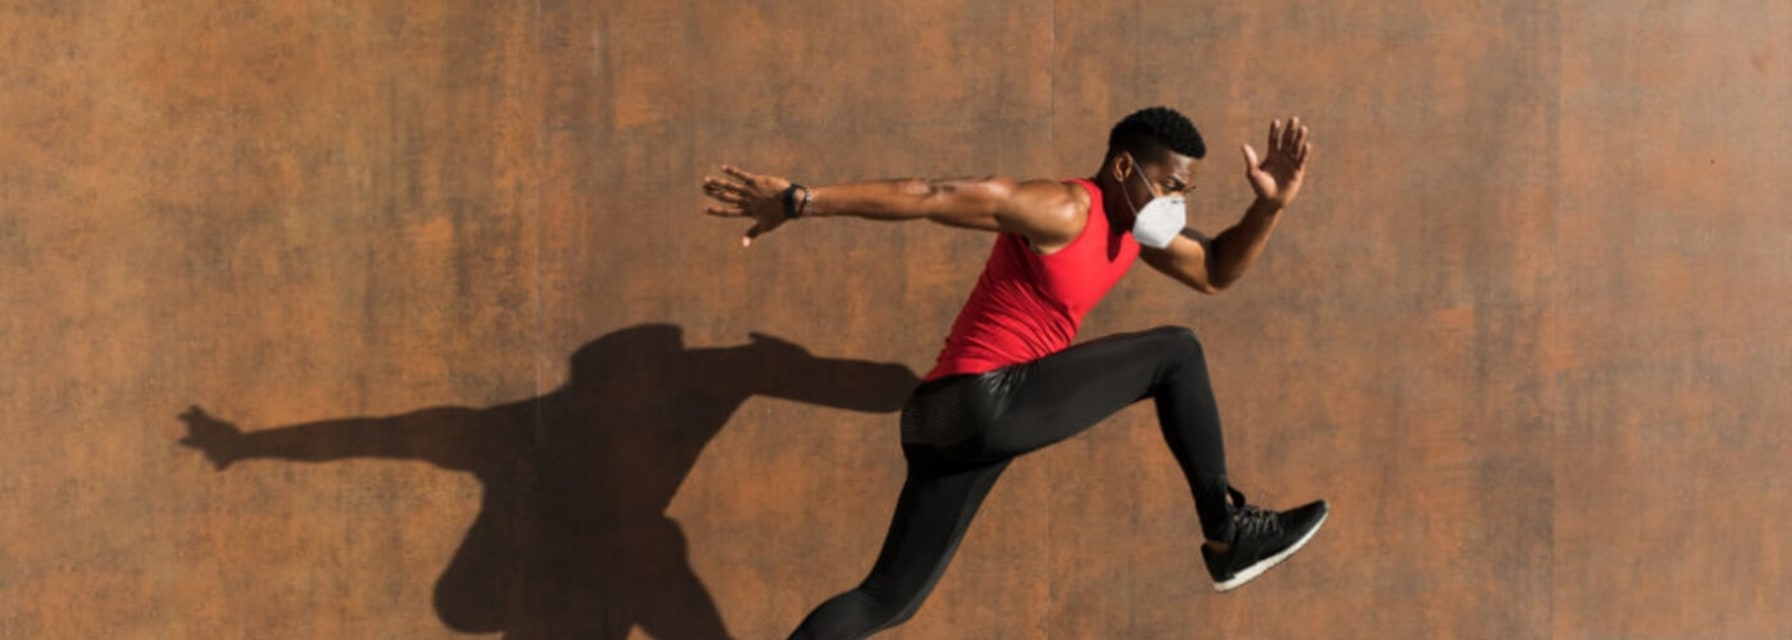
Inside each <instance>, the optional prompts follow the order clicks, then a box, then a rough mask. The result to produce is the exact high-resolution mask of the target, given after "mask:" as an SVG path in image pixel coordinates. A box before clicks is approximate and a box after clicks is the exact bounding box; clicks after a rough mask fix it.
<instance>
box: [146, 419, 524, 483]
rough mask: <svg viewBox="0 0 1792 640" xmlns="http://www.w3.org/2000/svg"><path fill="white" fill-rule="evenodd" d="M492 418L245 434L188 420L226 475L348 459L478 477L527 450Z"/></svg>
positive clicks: (514, 432) (321, 425) (190, 441)
mask: <svg viewBox="0 0 1792 640" xmlns="http://www.w3.org/2000/svg"><path fill="white" fill-rule="evenodd" d="M487 414H488V412H485V411H479V410H474V409H467V408H462V407H437V408H430V409H423V410H420V411H414V412H411V413H406V414H400V415H396V416H387V417H353V418H341V419H333V420H322V421H318V422H308V423H303V424H296V425H290V426H284V427H274V428H270V429H263V430H258V431H249V432H244V431H241V430H240V429H238V428H237V427H236V425H234V424H231V423H228V422H224V421H222V420H218V419H216V418H213V417H212V416H210V415H207V414H206V413H205V412H204V411H203V410H201V409H199V408H198V407H194V408H193V409H192V410H190V411H188V412H187V413H186V414H183V415H182V416H181V420H182V421H184V422H186V423H187V428H188V434H189V435H188V437H187V438H185V439H183V440H181V444H184V445H187V446H190V447H193V448H196V449H200V450H202V451H204V452H205V454H206V457H207V458H209V459H211V461H212V464H213V465H214V466H216V467H217V468H218V469H220V470H222V469H224V468H225V467H227V466H229V465H230V464H231V463H233V462H235V461H238V460H245V459H253V458H273V459H279V460H291V461H297V462H329V461H333V460H342V459H346V458H393V459H402V460H426V461H429V462H431V463H434V464H436V465H438V466H441V467H445V468H450V469H462V470H469V471H471V470H477V468H478V467H479V466H480V464H481V462H482V461H485V462H489V461H492V460H494V459H497V458H500V457H504V454H505V453H506V452H510V453H515V452H518V451H520V448H521V447H522V446H523V445H524V444H526V440H525V439H526V438H527V437H528V435H529V431H528V430H527V429H506V428H504V425H503V422H502V421H498V420H493V419H491V416H489V415H487Z"/></svg>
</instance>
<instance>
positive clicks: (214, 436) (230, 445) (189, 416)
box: [180, 406, 243, 471]
mask: <svg viewBox="0 0 1792 640" xmlns="http://www.w3.org/2000/svg"><path fill="white" fill-rule="evenodd" d="M180 419H181V422H185V423H187V437H185V438H181V440H180V443H181V444H184V445H186V446H189V447H192V448H194V449H198V450H200V451H201V452H204V453H205V457H206V459H207V460H210V461H211V463H212V466H213V467H215V468H217V470H219V471H223V470H224V468H225V467H228V466H230V463H232V462H235V461H236V459H237V445H238V443H239V442H240V441H241V440H242V437H243V432H242V430H240V429H237V428H236V425H234V424H230V423H228V422H225V421H223V420H219V419H217V418H213V417H211V415H209V414H207V413H206V412H205V410H204V409H201V408H199V407H197V406H195V407H192V408H190V409H187V412H186V413H183V414H180Z"/></svg>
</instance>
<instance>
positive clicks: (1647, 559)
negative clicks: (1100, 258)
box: [0, 0, 1792, 640]
mask: <svg viewBox="0 0 1792 640" xmlns="http://www.w3.org/2000/svg"><path fill="white" fill-rule="evenodd" d="M511 4H515V3H510V4H506V3H482V2H448V3H414V2H396V1H390V0H375V1H371V2H309V3H254V2H251V3H241V2H207V3H167V2H163V3H148V2H142V3H133V2H43V1H39V2H30V1H26V2H11V3H7V4H6V6H5V7H4V8H3V9H0V15H4V18H3V19H0V43H4V44H0V51H3V52H4V54H5V60H4V64H0V123H4V124H3V125H0V308H4V309H5V312H4V314H0V376H3V379H4V384H0V416H4V418H3V419H0V429H4V431H3V432H0V433H3V435H4V445H3V446H0V508H3V510H4V513H5V516H4V518H3V519H0V602H4V603H5V605H4V606H0V637H6V638H446V637H463V634H485V635H488V636H493V637H496V636H498V635H500V634H502V635H506V636H508V637H511V638H574V637H579V638H624V637H637V638H639V637H646V636H652V637H657V638H659V639H660V640H681V639H690V638H708V637H716V636H719V635H721V634H724V633H726V634H729V635H732V636H733V637H738V638H777V637H782V634H783V633H785V632H787V631H788V630H789V629H790V628H791V627H792V626H794V625H795V624H796V622H797V621H798V620H799V619H800V618H801V617H802V616H803V614H805V613H806V612H807V611H808V610H809V608H810V607H812V606H814V605H815V604H817V603H818V602H820V601H821V600H822V599H824V598H825V597H827V596H828V595H830V594H832V593H835V592H837V591H839V590H841V589H844V588H847V587H849V586H851V585H852V584H853V583H854V582H856V581H857V580H858V579H859V578H860V577H861V576H862V574H863V572H864V571H865V569H866V568H868V566H869V564H870V562H871V560H872V559H873V556H874V554H875V553H876V550H877V544H878V543H879V541H880V540H881V536H882V533H883V527H884V526H885V524H886V522H887V518H888V515H889V513H890V509H891V507H892V501H893V499H894V497H895V495H896V491H897V488H898V486H899V484H900V480H901V473H902V466H901V458H900V454H899V452H898V449H897V442H896V434H895V426H896V416H895V413H894V409H895V406H896V404H897V403H899V402H900V400H901V398H902V396H903V394H904V393H905V392H906V389H907V387H908V385H910V384H912V381H913V377H914V375H916V374H917V373H920V372H922V371H924V370H925V369H926V368H927V367H928V366H929V365H930V364H931V360H932V357H933V355H934V353H935V349H936V348H937V347H938V344H939V341H940V340H941V339H942V338H943V336H944V332H945V330H946V328H947V326H948V325H949V323H950V321H951V319H952V317H953V315H954V313H955V312H956V311H957V306H958V304H959V303H960V302H961V301H962V300H963V296H964V295H965V293H966V292H967V291H968V289H969V286H970V285H971V284H972V282H973V281H974V279H975V277H976V272H977V269H978V267H979V266H980V264H981V261H982V258H983V256H984V254H985V252H986V251H987V247H988V243H989V242H990V238H989V237H988V236H980V235H977V234H975V233H969V232H964V231H956V230H951V229H946V228H943V227H937V226H929V225H925V224H909V225H889V224H879V223H871V222H855V221H828V222H826V223H814V224H807V223H805V224H796V225H793V226H791V227H788V228H787V229H784V230H780V231H779V232H777V233H776V234H774V235H772V236H768V237H767V238H765V239H764V241H763V242H761V243H759V244H757V245H756V246H755V247H753V248H752V249H750V250H742V249H740V248H739V247H738V246H737V245H736V244H734V240H735V238H736V237H737V235H738V234H739V233H740V231H741V229H740V228H739V225H734V224H729V223H726V222H719V221H715V220H711V219H707V218H704V217H702V216H701V215H699V214H698V213H697V211H698V207H699V205H700V200H701V196H700V192H699V190H698V189H697V185H698V181H699V179H700V177H701V176H702V175H703V174H704V173H705V172H707V171H713V170H714V167H715V166H716V164H717V163H720V162H725V161H726V162H738V163H742V164H745V165H746V166H748V167H749V168H754V169H758V170H763V171H768V172H775V173H782V174H787V175H791V176H794V177H797V178H799V179H802V180H806V181H810V182H823V183H825V182H831V181H839V180H847V179H853V178H863V177H891V176H902V175H961V174H982V173H997V174H1005V175H1013V176H1052V177H1067V176H1075V175H1086V174H1088V173H1089V172H1090V171H1092V170H1093V169H1094V167H1095V165H1096V163H1097V161H1098V160H1099V159H1100V152H1101V150H1102V143H1103V141H1104V134H1105V131H1106V128H1107V127H1108V126H1109V125H1110V124H1111V123H1112V122H1113V121H1114V120H1115V119H1117V118H1119V117H1121V116H1124V115H1125V114H1126V113H1128V112H1130V111H1131V110H1133V109H1135V108H1138V107H1142V106H1147V105H1151V104H1159V103H1163V104H1170V105H1173V106H1176V107H1178V108H1180V109H1182V110H1184V111H1185V112H1186V113H1188V114H1189V115H1190V116H1191V117H1193V118H1194V119H1195V120H1196V122H1197V123H1198V124H1199V125H1200V126H1201V127H1202V128H1203V130H1204V131H1205V132H1206V133H1207V135H1208V137H1209V139H1210V142H1211V143H1212V145H1213V146H1214V147H1215V149H1216V150H1215V152H1214V153H1213V154H1212V155H1211V156H1210V158H1209V159H1208V160H1207V161H1206V162H1205V163H1204V166H1203V169H1202V171H1203V176H1202V178H1201V190H1200V191H1199V192H1197V194H1196V195H1195V196H1194V197H1193V198H1192V206H1193V208H1194V219H1195V221H1196V223H1197V225H1198V226H1200V227H1202V228H1205V229H1209V230H1215V229H1217V228H1219V227H1220V226H1221V225H1224V224H1227V223H1229V222H1230V221H1231V220H1232V219H1234V218H1235V216H1236V215H1237V214H1238V212H1239V211H1241V210H1242V207H1243V206H1244V204H1245V203H1246V200H1247V197H1248V190H1247V187H1246V186H1245V185H1244V184H1243V181H1242V180H1241V179H1240V176H1239V174H1240V171H1239V169H1240V167H1239V162H1240V161H1239V160H1238V158H1237V155H1236V151H1235V149H1236V147H1237V145H1239V144H1241V143H1243V142H1247V141H1249V142H1254V143H1258V144H1261V143H1260V141H1259V140H1260V138H1261V137H1262V131H1263V128H1264V126H1265V125H1266V123H1267V122H1268V120H1269V119H1270V118H1271V117H1274V116H1278V115H1285V114H1288V113H1299V114H1300V115H1302V116H1304V117H1305V118H1306V119H1308V120H1309V121H1310V123H1311V124H1312V126H1313V128H1314V135H1315V136H1316V140H1317V145H1318V147H1317V150H1316V152H1315V159H1314V161H1315V164H1314V167H1313V169H1312V174H1311V177H1310V180H1309V182H1308V185H1307V188H1306V191H1305V192H1304V195H1303V198H1302V200H1301V201H1300V202H1299V203H1298V204H1297V205H1296V208H1295V209H1293V210H1292V211H1290V212H1289V213H1288V214H1287V218H1286V221H1285V223H1284V224H1283V226H1282V227H1281V228H1280V230H1279V232H1278V236H1277V237H1276V238H1275V240H1274V241H1273V242H1272V244H1271V247H1270V250H1269V252H1268V253H1267V254H1266V255H1265V257H1264V258H1263V259H1262V261H1261V262H1260V263H1259V264H1258V265H1257V267H1256V268H1255V270H1254V271H1253V272H1252V273H1251V274H1250V276H1249V277H1248V278H1247V279H1246V280H1245V281H1244V282H1243V283H1241V285H1240V286H1239V287H1238V288H1236V289H1234V290H1233V291H1231V292H1228V293H1226V294H1224V295H1222V296H1219V297H1213V298H1206V297H1199V296H1196V295H1193V294H1189V293H1186V292H1184V291H1182V290H1179V289H1178V287H1177V285H1175V284H1173V283H1172V282H1170V281H1169V280H1168V279H1165V278H1160V277H1157V276H1156V275H1155V274H1153V273H1151V272H1150V271H1149V270H1148V269H1144V268H1141V269H1139V270H1138V273H1137V275H1134V276H1133V277H1131V278H1129V279H1128V280H1127V281H1126V282H1124V283H1123V284H1122V286H1121V287H1120V288H1119V289H1117V290H1116V291H1115V292H1114V294H1112V295H1111V297H1110V298H1109V299H1108V301H1107V302H1105V303H1104V304H1103V306H1102V307H1101V308H1099V309H1098V310H1097V311H1096V312H1095V314H1094V315H1092V316H1091V317H1090V319H1089V321H1088V323H1087V324H1086V325H1085V334H1084V337H1093V336H1099V335H1102V334H1105V333H1110V332H1114V331H1121V330H1131V329H1138V328H1144V327H1149V326H1153V325H1157V324H1166V323H1177V324H1186V325H1190V326H1193V327H1195V328H1196V330H1197V331H1198V332H1199V333H1200V334H1201V335H1202V336H1203V338H1204V339H1205V341H1206V344H1207V346H1208V349H1209V354H1210V357H1211V366H1212V368H1213V370H1214V371H1215V372H1216V376H1217V381H1216V385H1217V387H1218V393H1219V396H1220V399H1221V402H1222V411H1223V413H1224V415H1225V418H1226V421H1227V425H1228V432H1227V437H1228V439H1229V443H1230V449H1229V454H1230V456H1231V460H1232V466H1233V468H1234V476H1235V478H1236V480H1237V482H1239V483H1240V484H1241V485H1243V486H1244V487H1245V488H1246V489H1247V490H1249V491H1251V492H1252V493H1253V495H1254V496H1257V497H1260V498H1262V499H1263V500H1264V501H1266V502H1268V503H1270V504H1272V505H1288V504H1292V503H1295V502H1297V501H1303V500H1305V499H1308V498H1311V497H1316V496H1324V497H1327V498H1329V499H1331V500H1332V502H1333V507H1334V516H1335V517H1334V518H1333V519H1332V521H1331V522H1330V524H1329V525H1328V527H1327V530H1326V531H1325V532H1324V533H1322V534H1321V536H1320V537H1319V538H1318V539H1317V540H1316V542H1315V543H1314V545H1313V546H1312V547H1310V548H1309V550H1307V551H1305V552H1303V553H1302V554H1301V555H1300V556H1298V557H1297V558H1296V559H1295V560H1294V561H1292V563H1291V564H1289V565H1287V566H1286V567H1284V568H1281V569H1277V570H1276V572H1274V573H1272V574H1271V575H1270V576H1268V577H1266V578H1265V579H1263V580H1261V581H1259V582H1257V583H1254V584H1252V585H1251V586H1250V587H1249V588H1247V589H1244V590H1242V591H1240V592H1237V593H1234V594H1229V595H1225V596H1220V595H1215V594H1213V593H1212V592H1211V589H1210V588H1209V587H1208V583H1207V581H1206V579H1205V577H1204V574H1203V572H1202V570H1201V568H1200V566H1199V556H1198V553H1197V552H1196V545H1197V544H1198V541H1197V539H1198V527H1197V525H1196V522H1195V518H1194V514H1193V512H1192V509H1190V508H1189V505H1188V504H1187V501H1186V497H1185V496H1186V491H1185V488H1184V487H1183V486H1182V484H1181V479H1180V476H1179V474H1178V473H1177V471H1176V469H1175V466H1174V463H1173V461H1172V459H1171V457H1170V456H1169V455H1167V452H1166V451H1165V450H1164V448H1163V445H1162V443H1161V442H1160V440H1159V436H1158V435H1157V431H1156V429H1155V427H1154V426H1153V425H1152V422H1151V419H1152V418H1151V413H1150V411H1149V409H1148V408H1147V407H1145V406H1140V407H1135V408H1134V409H1131V410H1128V411H1127V412H1125V413H1123V414H1121V415H1120V416H1119V417H1117V418H1115V419H1113V420H1111V421H1110V422H1109V423H1108V424H1106V425H1103V426H1102V427H1100V428H1098V429H1096V430H1093V431H1091V432H1090V433H1088V434H1086V435H1084V436H1082V437H1079V438H1077V439H1074V440H1072V441H1069V442H1067V443H1064V444H1062V445H1060V446H1057V447H1054V448H1052V449H1048V450H1046V451H1043V452H1040V453H1038V454H1036V455H1033V456H1030V457H1028V458H1025V459H1023V460H1022V461H1021V462H1019V463H1017V464H1015V465H1014V466H1013V467H1012V468H1011V470H1010V471H1009V472H1008V473H1007V474H1006V477H1005V478H1003V479H1002V481H1001V483H1000V484H998V485H997V488H996V489H995V490H994V492H993V493H992V495H991V497H990V500H989V502H988V503H987V505H986V507H985V508H984V511H983V513H982V514H981V515H980V516H979V520H978V522H977V523H976V525H975V526H973V528H972V530H971V533H970V535H969V536H968V537H967V539H966V541H965V543H964V546H963V548H962V550H961V552H960V554H959V558H958V560H957V562H955V563H954V565H953V567H952V568H951V570H950V571H949V572H948V573H947V574H946V576H945V578H944V580H943V581H942V582H941V584H940V586H939V589H938V590H937V591H936V592H935V594H934V597H933V598H932V599H931V600H930V601H929V602H928V604H927V605H926V606H925V607H923V608H922V609H921V611H920V614H919V615H918V616H917V617H916V618H915V619H914V620H913V621H912V622H911V623H910V624H908V625H906V626H904V627H901V628H899V629H897V630H896V631H894V632H891V633H889V634H888V636H889V637H892V638H1355V637H1388V638H1449V637H1457V638H1540V637H1557V638H1781V637H1786V635H1787V634H1792V609H1789V608H1787V607H1786V606H1785V603H1786V602H1788V601H1792V580H1789V578H1788V576H1792V558H1789V557H1788V556H1789V555H1792V536H1789V535H1788V534H1787V533H1786V531H1787V530H1789V529H1792V515H1788V514H1789V513H1792V473H1789V472H1788V471H1787V470H1786V462H1787V461H1789V460H1792V439H1789V438H1788V437H1787V436H1786V435H1785V431H1784V429H1785V428H1786V426H1787V425H1788V424H1792V395H1788V394H1787V393H1786V392H1785V389H1786V386H1787V383H1788V381H1789V380H1792V365H1789V364H1788V363H1792V347H1789V346H1788V345H1789V343H1792V341H1789V340H1788V338H1789V337H1792V313H1789V311H1792V308H1788V304H1787V303H1788V301H1789V300H1792V249H1789V248H1788V247H1789V246H1792V245H1789V243H1788V240H1792V216H1788V215H1786V213H1785V207H1784V204H1783V203H1785V202H1786V201H1788V200H1789V199H1792V186H1789V184H1792V183H1789V182H1788V181H1787V180H1786V177H1787V176H1788V175H1792V155H1788V152H1787V151H1786V149H1788V148H1792V125H1788V124H1787V123H1788V122H1792V119H1788V118H1787V117H1786V111H1787V110H1788V108H1789V107H1792V44H1788V42H1787V40H1786V38H1785V35H1786V34H1787V33H1792V9H1789V8H1788V7H1787V6H1785V5H1784V4H1781V3H1773V2H1746V3H1723V4H1721V5H1719V4H1717V3H1704V4H1703V5H1701V4H1698V3H1691V4H1686V5H1685V6H1681V5H1672V4H1671V3H1670V5H1660V4H1658V3H1657V4H1651V5H1648V6H1642V5H1637V4H1635V3H1627V2H1582V3H1560V4H1557V3H1549V2H1526V3H1466V2H1443V1H1431V0H1407V1H1398V2H1333V3H1295V2H1253V3H1188V2H1162V1H1157V0H1149V1H1146V2H1125V3H1105V4H1104V3H1093V4H1091V3H1045V2H981V3H966V6H960V4H959V3H948V2H932V1H920V2H908V3H900V4H887V5H886V4H883V3H862V5H861V4H844V3H825V2H808V3H734V2H709V1H702V2H682V3H665V2H586V3H567V2H553V1H547V2H535V3H523V4H520V5H517V6H511ZM755 332H757V333H758V334H761V335H759V336H758V337H751V336H752V334H754V333H755ZM190 405H198V406H199V407H201V408H202V409H203V411H204V413H203V414H198V413H192V414H186V417H185V418H184V419H183V418H182V417H181V415H182V414H183V412H186V411H187V409H188V407H189V406H190ZM189 424H191V425H195V426H196V428H200V429H210V430H214V431H210V432H209V433H216V431H215V430H220V429H227V428H230V427H229V426H228V425H231V424H234V425H236V426H238V427H240V428H241V429H243V430H245V431H247V432H249V434H248V435H247V436H246V437H244V438H243V439H242V440H240V441H237V444H235V445H234V446H232V447H231V448H230V449H229V451H230V452H233V453H234V454H236V455H238V456H240V458H241V459H240V460H237V461H235V462H234V463H233V464H231V465H230V466H228V467H227V468H225V469H223V470H221V471H220V470H218V469H216V468H214V466H213V465H211V464H208V461H207V459H206V457H205V456H203V455H201V454H200V453H199V452H198V451H196V450H194V449H191V448H187V447H183V446H181V445H180V444H179V443H178V442H177V441H178V440H180V439H181V438H182V437H183V436H185V435H186V433H187V430H188V429H189ZM724 629H725V631H724Z"/></svg>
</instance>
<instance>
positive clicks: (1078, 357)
mask: <svg viewBox="0 0 1792 640" xmlns="http://www.w3.org/2000/svg"><path fill="white" fill-rule="evenodd" d="M1020 366H1024V367H1026V371H1024V372H1021V373H1020V374H1019V375H1023V376H1025V379H1024V380H1022V381H1020V382H1019V384H1018V385H1017V388H1016V390H1015V391H1014V392H1013V395H1012V396H1010V397H1009V398H1008V402H1007V406H1006V410H1004V411H1003V412H1002V414H1001V415H1000V416H999V417H998V418H997V419H996V420H995V421H994V422H993V424H991V425H990V426H989V428H988V429H987V430H986V431H985V432H984V433H983V435H982V436H981V437H979V438H976V439H974V440H972V441H969V442H966V443H962V444H960V445H956V446H953V447H951V448H949V450H948V452H947V453H948V454H950V455H953V456H954V457H959V458H962V459H970V460H978V459H1005V458H1011V457H1013V456H1017V455H1020V454H1023V453H1026V452H1028V451H1033V450H1035V449H1038V448H1040V447H1044V446H1046V445H1049V444H1052V443H1054V442H1058V441H1060V440H1064V439H1065V438H1069V437H1071V436H1074V435H1076V434H1078V433H1081V432H1082V431H1084V430H1086V429H1088V428H1090V427H1092V426H1094V425H1095V424H1097V423H1099V422H1101V421H1102V420H1103V419H1106V418H1107V417H1108V416H1111V415H1113V414H1115V413H1117V412H1119V411H1120V410H1121V409H1123V408H1125V407H1126V406H1127V405H1130V404H1132V403H1134V402H1137V401H1139V400H1143V399H1145V398H1152V399H1153V400H1154V401H1155V402H1156V404H1157V420H1158V425H1159V427H1161V428H1162V430H1163V434H1164V440H1165V441H1166V442H1167V443H1168V444H1169V446H1170V451H1171V452H1172V453H1174V454H1175V456H1176V462H1177V463H1178V464H1179V465H1180V466H1181V467H1182V473H1183V476H1184V477H1186V478H1187V480H1188V484H1189V488H1190V490H1191V491H1192V492H1193V494H1194V499H1195V507H1196V510H1197V511H1198V512H1199V514H1200V517H1201V527H1202V529H1203V530H1204V531H1205V532H1206V535H1207V538H1208V539H1210V540H1224V539H1225V538H1226V535H1227V531H1228V529H1227V527H1228V526H1229V520H1230V516H1231V510H1230V509H1229V508H1228V506H1227V504H1228V502H1227V492H1226V489H1227V484H1226V451H1225V443H1224V441H1223V439H1222V437H1221V435H1220V414H1219V406H1218V404H1217V403H1216V402H1215V401H1214V397H1213V387H1212V384H1211V382H1210V381H1209V380H1208V377H1207V360H1206V356H1205V354H1204V353H1203V352H1202V348H1201V343H1200V342H1199V341H1198V340H1196V338H1195V334H1194V332H1192V331H1189V330H1188V329H1185V328H1182V327H1160V328H1157V329H1152V330H1149V331H1141V332H1137V333H1123V334H1116V335H1112V336H1107V337H1104V338H1101V339H1098V340H1093V341H1090V342H1086V343H1083V344H1079V345H1076V346H1073V347H1070V348H1068V349H1065V350H1063V351H1060V352H1058V353H1055V354H1052V355H1050V356H1047V357H1045V358H1041V359H1039V360H1037V361H1034V362H1032V363H1029V364H1027V365H1020Z"/></svg>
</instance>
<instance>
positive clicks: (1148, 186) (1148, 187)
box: [1120, 151, 1158, 217]
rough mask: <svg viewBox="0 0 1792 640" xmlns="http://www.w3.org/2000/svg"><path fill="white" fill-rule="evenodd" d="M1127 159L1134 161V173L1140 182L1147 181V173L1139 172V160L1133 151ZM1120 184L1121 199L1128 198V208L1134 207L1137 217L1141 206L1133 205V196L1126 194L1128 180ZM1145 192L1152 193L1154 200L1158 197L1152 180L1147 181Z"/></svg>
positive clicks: (1133, 213)
mask: <svg viewBox="0 0 1792 640" xmlns="http://www.w3.org/2000/svg"><path fill="white" fill-rule="evenodd" d="M1126 158H1127V159H1128V160H1131V161H1132V172H1133V173H1135V174H1138V176H1139V179H1140V180H1145V173H1144V172H1143V171H1140V170H1139V159H1138V158H1135V157H1133V155H1132V152H1131V151H1128V152H1126ZM1120 183H1121V184H1120V197H1122V198H1126V206H1128V207H1132V215H1133V216H1134V217H1137V216H1138V215H1139V205H1136V204H1133V203H1132V194H1130V193H1127V192H1126V180H1124V179H1122V180H1121V181H1120ZM1145 190H1146V191H1149V192H1151V197H1152V198H1153V199H1155V198H1157V197H1158V196H1157V190H1156V189H1153V188H1151V181H1150V180H1145Z"/></svg>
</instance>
